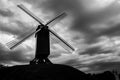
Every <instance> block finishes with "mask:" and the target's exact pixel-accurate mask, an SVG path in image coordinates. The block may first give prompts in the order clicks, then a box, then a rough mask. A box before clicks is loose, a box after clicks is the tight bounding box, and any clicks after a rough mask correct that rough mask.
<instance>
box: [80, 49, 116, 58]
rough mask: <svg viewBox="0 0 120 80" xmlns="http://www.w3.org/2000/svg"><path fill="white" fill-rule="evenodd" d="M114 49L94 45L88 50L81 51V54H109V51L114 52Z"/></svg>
mask: <svg viewBox="0 0 120 80" xmlns="http://www.w3.org/2000/svg"><path fill="white" fill-rule="evenodd" d="M113 52H114V51H113V50H102V49H101V48H100V47H92V48H88V49H86V51H84V52H82V53H80V55H81V54H89V55H91V56H92V55H95V54H103V53H104V54H109V53H113Z"/></svg>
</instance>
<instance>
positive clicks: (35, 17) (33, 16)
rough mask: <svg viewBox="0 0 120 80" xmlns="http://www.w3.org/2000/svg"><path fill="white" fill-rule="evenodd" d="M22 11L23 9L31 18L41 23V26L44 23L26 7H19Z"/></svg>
mask: <svg viewBox="0 0 120 80" xmlns="http://www.w3.org/2000/svg"><path fill="white" fill-rule="evenodd" d="M17 6H18V7H19V8H20V9H22V10H23V11H24V12H26V13H27V14H28V15H29V16H31V17H32V18H33V19H35V20H36V21H37V22H39V23H40V24H41V25H43V24H42V23H44V22H43V21H42V20H41V19H40V18H38V17H37V16H35V15H34V14H33V13H32V12H31V11H29V10H28V9H27V8H26V7H25V6H24V5H22V4H20V5H17Z"/></svg>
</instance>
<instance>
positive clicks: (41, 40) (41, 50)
mask: <svg viewBox="0 0 120 80" xmlns="http://www.w3.org/2000/svg"><path fill="white" fill-rule="evenodd" d="M18 7H19V8H20V9H22V10H23V11H24V12H26V13H27V14H28V15H30V16H31V17H32V18H33V19H35V20H36V21H37V22H39V24H40V25H38V27H37V29H36V31H34V32H32V33H31V34H29V35H27V36H26V37H24V38H23V39H22V40H20V41H18V42H16V40H13V41H11V42H10V44H9V43H8V47H9V48H10V49H14V48H15V47H16V46H18V45H19V44H21V43H22V42H24V41H25V40H26V39H28V38H29V37H31V36H32V35H33V34H35V36H36V52H35V58H34V59H33V60H32V61H30V64H40V63H51V62H50V60H49V59H48V56H49V54H50V34H49V33H51V34H53V35H54V36H55V37H57V38H58V39H59V40H60V41H62V42H63V43H64V44H65V45H66V46H67V47H69V48H70V49H71V50H72V51H74V50H75V49H74V48H73V47H72V46H71V45H70V44H69V43H67V42H66V41H65V40H64V39H62V38H61V37H60V36H59V35H58V34H57V33H56V32H54V31H53V30H52V29H50V28H48V25H49V24H50V23H52V22H53V21H56V20H57V19H59V18H60V17H64V16H65V15H66V14H65V13H62V14H60V15H58V16H57V17H55V18H53V19H52V20H50V21H48V22H47V23H46V24H43V23H44V22H43V21H42V20H41V19H40V18H38V17H37V16H35V15H34V14H33V13H32V12H31V11H29V10H28V9H27V8H26V7H24V5H22V4H21V5H18Z"/></svg>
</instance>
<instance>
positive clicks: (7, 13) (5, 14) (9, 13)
mask: <svg viewBox="0 0 120 80" xmlns="http://www.w3.org/2000/svg"><path fill="white" fill-rule="evenodd" d="M0 15H1V16H3V17H12V16H14V13H13V12H12V11H10V10H8V9H4V10H2V9H0Z"/></svg>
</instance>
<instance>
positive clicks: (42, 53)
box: [31, 25, 51, 64]
mask: <svg viewBox="0 0 120 80" xmlns="http://www.w3.org/2000/svg"><path fill="white" fill-rule="evenodd" d="M41 27H42V25H39V26H38V28H37V29H36V30H39V29H40V28H41ZM35 37H36V52H35V58H34V59H33V60H32V61H31V64H40V63H51V62H50V60H49V59H48V56H49V55H50V36H49V30H48V26H44V27H42V28H41V30H40V31H38V32H37V33H36V34H35Z"/></svg>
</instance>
